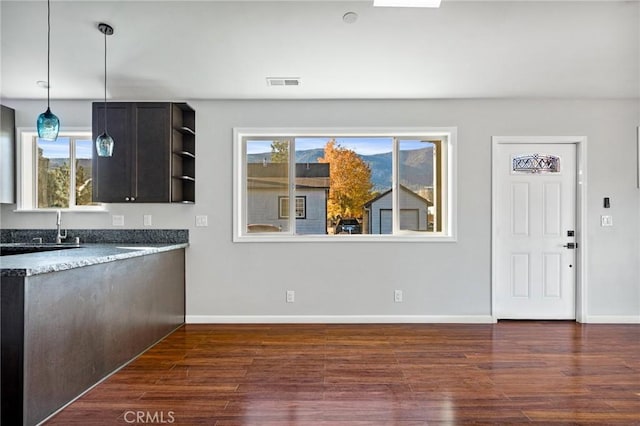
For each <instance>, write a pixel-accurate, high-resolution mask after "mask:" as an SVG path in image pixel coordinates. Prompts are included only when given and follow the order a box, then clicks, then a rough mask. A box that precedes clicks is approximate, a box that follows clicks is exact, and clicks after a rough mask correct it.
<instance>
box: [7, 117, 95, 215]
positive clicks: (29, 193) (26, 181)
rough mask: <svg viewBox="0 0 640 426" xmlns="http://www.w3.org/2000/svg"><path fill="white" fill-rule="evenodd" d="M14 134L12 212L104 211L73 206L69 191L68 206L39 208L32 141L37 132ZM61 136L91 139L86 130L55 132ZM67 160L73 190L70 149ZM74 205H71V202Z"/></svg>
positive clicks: (35, 158) (72, 160)
mask: <svg viewBox="0 0 640 426" xmlns="http://www.w3.org/2000/svg"><path fill="white" fill-rule="evenodd" d="M16 133H17V140H18V144H17V149H16V156H17V162H16V184H17V191H16V192H17V194H16V196H17V199H16V207H17V208H16V210H15V211H16V212H51V211H56V210H61V211H73V212H105V211H106V209H105V207H104V205H103V204H99V205H95V206H76V205H75V191H70V192H69V194H70V197H69V198H70V200H69V207H66V208H58V207H48V208H39V207H38V203H37V196H38V189H37V182H38V178H37V176H36V173H37V161H38V158H37V152H38V151H37V149H36V143H35V138H37V137H38V132H37V131H36V129H35V128H31V127H30V128H18V129H17V130H16ZM59 136H61V137H72V138H78V137H83V138H87V137H88V139H89V140H91V139H92V135H91V129H87V128H68V129H65V130H64V131H61V132H60V133H59ZM69 158H70V162H71V166H72V169H73V171H72V173H71V181H70V185H71V188H75V170H74V168H75V166H74V164H75V150H73V149H72V150H70V153H69ZM72 201H73V202H74V204H71V202H72Z"/></svg>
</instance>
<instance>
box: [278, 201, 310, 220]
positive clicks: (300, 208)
mask: <svg viewBox="0 0 640 426" xmlns="http://www.w3.org/2000/svg"><path fill="white" fill-rule="evenodd" d="M278 199H279V200H278V201H279V203H280V213H279V214H278V217H279V218H280V219H286V218H288V217H289V197H278ZM306 216H307V197H296V219H305V218H306Z"/></svg>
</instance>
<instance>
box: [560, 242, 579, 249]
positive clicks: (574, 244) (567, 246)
mask: <svg viewBox="0 0 640 426" xmlns="http://www.w3.org/2000/svg"><path fill="white" fill-rule="evenodd" d="M562 247H566V248H568V249H575V248H578V243H567V244H565V245H563V246H562Z"/></svg>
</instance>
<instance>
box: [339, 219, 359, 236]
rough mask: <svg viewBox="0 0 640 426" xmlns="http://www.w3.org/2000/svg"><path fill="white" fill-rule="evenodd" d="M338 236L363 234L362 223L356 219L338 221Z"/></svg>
mask: <svg viewBox="0 0 640 426" xmlns="http://www.w3.org/2000/svg"><path fill="white" fill-rule="evenodd" d="M336 234H362V227H361V226H360V222H358V219H355V218H344V219H340V220H338V224H337V225H336Z"/></svg>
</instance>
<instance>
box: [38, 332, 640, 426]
mask: <svg viewBox="0 0 640 426" xmlns="http://www.w3.org/2000/svg"><path fill="white" fill-rule="evenodd" d="M137 416H142V417H137ZM136 422H137V423H136ZM534 422H538V423H539V424H545V425H551V424H567V423H570V424H589V423H590V424H598V425H609V424H638V425H640V326H638V325H581V324H576V323H573V322H500V323H498V324H492V325H487V324H482V325H467V324H465V325H460V324H458V325H454V324H447V325H435V324H424V325H417V324H413V325H187V326H184V327H182V328H180V329H179V330H178V331H176V332H174V333H173V334H171V335H170V336H169V337H168V338H166V339H164V340H163V341H162V342H160V343H159V344H157V345H156V346H155V347H153V348H152V349H151V350H149V351H147V352H146V353H145V354H143V355H142V356H141V357H139V358H138V359H137V360H135V361H134V362H132V363H131V364H129V365H128V366H126V367H125V368H123V369H122V370H121V371H119V372H118V373H116V374H115V375H113V376H111V377H110V378H109V379H107V380H106V381H104V382H103V383H102V384H100V385H99V386H97V387H96V388H94V389H93V390H91V391H90V392H88V393H87V394H85V395H84V396H83V397H82V398H80V399H78V400H77V401H76V402H74V403H73V404H71V405H70V406H69V407H67V408H66V409H65V410H63V411H62V412H60V413H59V414H58V415H57V416H55V417H54V418H52V419H51V420H50V421H49V422H48V423H47V425H48V426H51V425H65V426H66V425H118V424H123V425H126V424H144V423H147V424H151V423H153V424H176V425H427V424H429V425H431V424H438V425H440V424H442V425H455V424H525V423H534Z"/></svg>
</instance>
